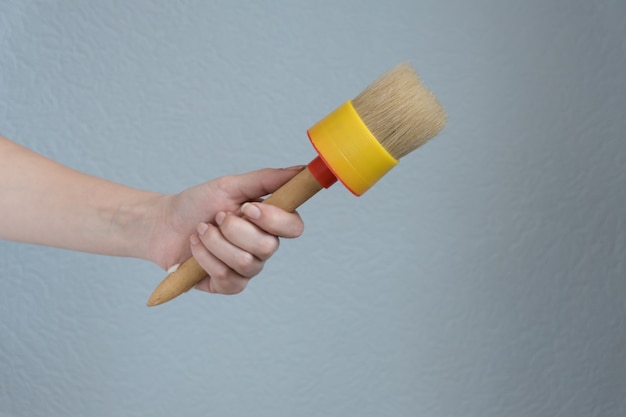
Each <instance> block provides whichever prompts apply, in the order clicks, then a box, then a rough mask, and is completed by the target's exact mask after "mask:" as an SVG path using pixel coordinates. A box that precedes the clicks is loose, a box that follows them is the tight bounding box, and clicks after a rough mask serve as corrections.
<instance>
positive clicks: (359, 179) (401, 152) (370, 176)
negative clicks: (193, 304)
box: [147, 64, 446, 306]
mask: <svg viewBox="0 0 626 417" xmlns="http://www.w3.org/2000/svg"><path fill="white" fill-rule="evenodd" d="M445 123H446V113H445V111H444V109H443V108H442V107H441V105H440V104H439V102H438V101H437V98H436V97H435V95H434V94H433V93H432V92H430V91H429V90H428V89H427V88H426V87H425V86H424V85H423V84H422V82H421V80H420V78H419V76H418V75H417V73H416V72H415V70H414V69H413V68H412V67H411V66H410V65H409V64H400V65H398V66H396V67H395V68H393V69H391V70H390V71H388V72H387V73H385V74H383V75H382V76H381V77H380V78H378V79H377V80H376V81H374V82H373V83H372V84H371V85H369V86H368V87H367V88H366V89H365V90H363V91H362V92H361V93H360V94H359V95H358V96H357V97H356V98H354V99H353V100H349V101H347V102H345V103H344V104H342V105H341V106H339V107H338V108H337V109H335V110H334V111H333V112H332V113H330V114H329V115H327V116H326V117H325V118H324V119H322V120H320V121H319V122H318V123H316V124H315V125H314V126H313V127H311V128H310V129H309V130H308V131H307V134H308V136H309V139H310V141H311V143H312V145H313V147H314V148H315V150H316V151H317V153H318V156H317V157H316V158H315V159H313V161H311V162H310V163H309V164H308V165H307V167H306V168H305V169H304V170H302V171H301V172H300V173H298V174H297V175H296V176H295V177H294V178H292V179H291V180H290V181H289V182H287V183H286V184H285V185H283V186H282V187H281V188H279V189H278V190H276V191H275V192H274V193H273V194H272V195H271V196H269V197H268V198H267V199H266V200H265V201H263V203H265V204H272V205H274V206H277V207H280V208H282V209H284V210H287V211H291V212H292V211H294V210H295V209H296V208H298V207H299V206H300V205H301V204H303V203H304V202H305V201H307V200H308V199H309V198H311V197H312V196H313V195H315V194H316V193H317V192H319V191H320V190H322V189H323V188H328V187H330V186H331V185H332V184H334V183H335V182H336V181H337V180H339V181H340V182H341V183H343V185H344V186H345V187H346V188H348V189H349V190H350V191H351V192H352V193H353V194H355V195H357V196H360V195H362V194H363V193H364V192H365V191H367V190H368V189H369V188H370V187H371V186H373V185H374V184H375V183H376V181H378V180H379V179H380V178H382V177H383V176H384V175H385V174H386V173H387V172H388V171H389V170H390V169H391V168H393V167H394V166H395V165H396V164H397V163H398V160H399V159H400V158H402V157H404V156H405V155H406V154H408V153H409V152H411V151H413V150H415V149H416V148H418V147H419V146H420V145H422V144H424V143H425V142H427V141H428V140H429V139H431V138H432V137H434V136H435V135H437V133H439V131H441V129H442V128H443V127H444V125H445ZM205 276H206V272H205V271H204V270H203V269H202V268H201V267H200V265H198V263H197V262H196V260H195V259H194V258H191V259H189V260H187V261H186V262H184V263H183V264H182V265H181V266H180V267H179V268H178V269H177V270H176V271H174V272H172V273H170V274H169V275H168V276H167V277H166V278H165V279H164V280H163V281H162V282H161V284H159V286H158V287H157V288H156V289H155V290H154V292H153V293H152V295H151V296H150V299H149V300H148V303H147V305H148V306H155V305H159V304H162V303H165V302H167V301H169V300H171V299H173V298H175V297H177V296H178V295H180V294H182V293H184V292H186V291H188V290H190V289H191V288H193V286H194V285H196V284H197V283H198V282H199V281H200V280H202V279H203V278H204V277H205Z"/></svg>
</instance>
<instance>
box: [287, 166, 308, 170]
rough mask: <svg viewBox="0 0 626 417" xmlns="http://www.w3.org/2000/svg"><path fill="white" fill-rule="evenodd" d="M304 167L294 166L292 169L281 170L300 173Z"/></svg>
mask: <svg viewBox="0 0 626 417" xmlns="http://www.w3.org/2000/svg"><path fill="white" fill-rule="evenodd" d="M305 167H306V165H294V166H292V167H288V168H283V169H284V170H286V171H302V170H303V169H304V168H305Z"/></svg>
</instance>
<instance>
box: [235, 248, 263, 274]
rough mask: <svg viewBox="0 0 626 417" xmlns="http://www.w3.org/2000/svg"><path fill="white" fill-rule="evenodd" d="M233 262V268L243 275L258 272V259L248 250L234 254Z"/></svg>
mask: <svg viewBox="0 0 626 417" xmlns="http://www.w3.org/2000/svg"><path fill="white" fill-rule="evenodd" d="M233 262H234V265H233V266H234V268H233V269H235V270H236V271H238V272H239V273H240V274H241V275H243V276H244V277H247V278H250V277H252V276H254V275H256V274H257V273H258V272H259V268H258V263H259V261H258V260H257V259H256V257H255V256H254V255H252V254H251V253H249V252H244V251H242V252H240V253H239V254H237V255H236V257H235V259H234V261H233Z"/></svg>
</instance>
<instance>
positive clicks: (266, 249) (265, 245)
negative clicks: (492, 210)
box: [257, 236, 280, 259]
mask: <svg viewBox="0 0 626 417" xmlns="http://www.w3.org/2000/svg"><path fill="white" fill-rule="evenodd" d="M279 245H280V241H279V240H278V238H276V237H274V236H267V237H266V238H265V239H262V240H261V241H260V242H259V244H258V247H257V250H258V255H259V257H260V258H261V259H267V258H269V257H270V256H272V255H273V254H274V253H275V252H276V251H277V250H278V247H279Z"/></svg>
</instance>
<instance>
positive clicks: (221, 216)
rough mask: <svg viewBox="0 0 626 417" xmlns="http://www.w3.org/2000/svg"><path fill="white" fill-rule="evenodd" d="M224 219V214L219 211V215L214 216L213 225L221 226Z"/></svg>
mask: <svg viewBox="0 0 626 417" xmlns="http://www.w3.org/2000/svg"><path fill="white" fill-rule="evenodd" d="M225 218H226V213H224V212H223V211H220V212H219V213H217V214H216V215H215V224H217V225H218V226H221V225H222V223H224V219H225Z"/></svg>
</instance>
